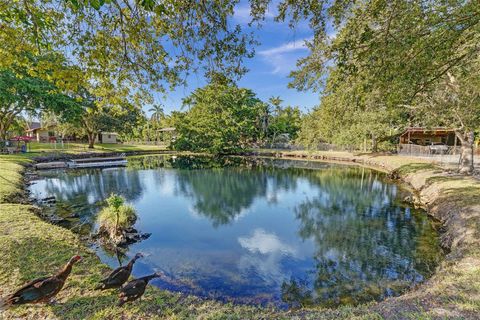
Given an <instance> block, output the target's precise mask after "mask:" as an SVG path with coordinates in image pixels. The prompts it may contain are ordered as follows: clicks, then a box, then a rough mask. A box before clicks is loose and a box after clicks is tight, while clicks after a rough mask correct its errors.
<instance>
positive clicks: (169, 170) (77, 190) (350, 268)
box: [30, 156, 441, 307]
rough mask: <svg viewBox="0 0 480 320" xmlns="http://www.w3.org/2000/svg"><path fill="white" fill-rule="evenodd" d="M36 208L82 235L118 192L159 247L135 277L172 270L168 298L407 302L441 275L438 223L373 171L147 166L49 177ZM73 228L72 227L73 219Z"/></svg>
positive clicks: (209, 162)
mask: <svg viewBox="0 0 480 320" xmlns="http://www.w3.org/2000/svg"><path fill="white" fill-rule="evenodd" d="M39 175H40V177H39V180H37V181H36V182H35V183H34V184H33V185H32V186H31V187H30V189H31V192H32V194H33V196H35V197H39V198H42V197H46V196H55V197H56V198H57V204H56V205H55V206H53V207H52V208H51V210H55V212H56V213H57V214H59V215H61V216H63V217H67V220H66V222H64V225H65V226H66V227H69V228H72V229H73V230H75V231H77V232H81V233H84V234H85V233H90V232H93V231H94V230H95V228H96V225H95V217H96V213H97V212H98V211H99V210H100V209H101V208H102V206H104V205H105V204H104V202H103V201H102V200H104V199H105V198H106V197H108V196H109V195H110V194H111V193H112V192H115V193H118V194H121V195H123V196H124V197H125V198H126V199H127V202H128V203H129V204H131V205H133V206H134V207H135V208H136V209H137V211H138V214H139V219H138V220H137V222H136V225H135V227H136V228H137V229H138V230H140V231H142V232H150V233H152V235H151V237H150V238H148V239H147V240H144V241H142V242H139V243H136V244H133V245H131V246H129V247H128V249H127V250H126V253H125V255H123V256H118V255H115V254H112V253H111V252H109V251H107V250H105V249H102V248H101V247H99V248H98V249H97V250H98V252H99V256H100V257H101V259H102V260H103V261H104V262H106V263H107V264H109V265H111V266H112V267H117V266H118V264H119V262H121V263H125V262H126V261H127V260H128V259H129V258H130V257H132V256H133V255H135V253H137V252H142V253H144V254H145V257H144V258H143V259H141V260H139V261H138V262H137V264H136V265H135V268H134V272H133V274H134V276H141V275H144V274H147V273H149V272H152V271H154V270H162V271H163V272H165V273H166V275H167V276H166V278H165V279H161V280H156V281H153V282H152V283H153V284H154V285H156V286H158V287H160V288H164V289H169V290H173V291H180V292H185V293H191V294H195V295H199V296H204V297H210V298H215V299H220V300H224V301H231V300H233V301H236V302H241V303H255V304H256V303H259V304H275V305H277V306H280V307H288V306H299V305H314V304H320V305H324V306H335V305H339V304H347V303H348V304H355V303H360V302H365V301H371V300H379V299H383V298H385V297H389V296H394V295H398V294H400V293H402V292H403V291H405V290H406V289H407V288H409V287H411V286H413V285H415V284H416V283H419V282H421V281H423V280H424V279H425V278H427V277H429V276H430V275H431V274H432V272H433V271H434V269H435V267H436V265H437V263H438V261H439V259H440V258H441V250H440V247H439V241H438V236H437V233H436V231H435V226H434V224H433V222H432V221H431V220H430V219H428V218H427V216H426V214H425V213H424V212H422V211H421V210H417V209H413V208H411V207H409V206H408V205H406V204H405V203H403V201H402V199H403V198H404V197H405V196H407V195H408V194H409V192H408V191H407V190H405V189H403V188H402V187H400V186H399V185H397V184H394V183H392V182H391V181H388V179H387V177H386V175H385V174H383V173H380V172H376V171H373V170H369V169H366V168H361V167H355V166H346V165H339V164H329V163H320V162H304V161H286V160H278V159H277V160H275V159H245V158H221V159H212V158H206V157H203V158H199V157H175V156H173V157H172V156H146V157H136V158H129V164H128V166H127V167H126V168H109V169H79V170H61V171H59V170H53V171H41V172H39ZM68 217H69V218H68Z"/></svg>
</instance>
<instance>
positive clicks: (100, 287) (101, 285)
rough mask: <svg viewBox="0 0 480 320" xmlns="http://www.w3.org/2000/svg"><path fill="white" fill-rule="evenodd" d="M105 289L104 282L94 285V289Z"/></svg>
mask: <svg viewBox="0 0 480 320" xmlns="http://www.w3.org/2000/svg"><path fill="white" fill-rule="evenodd" d="M103 289H105V283H102V284H99V285H98V286H96V287H95V290H103Z"/></svg>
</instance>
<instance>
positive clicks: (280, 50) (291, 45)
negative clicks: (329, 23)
mask: <svg viewBox="0 0 480 320" xmlns="http://www.w3.org/2000/svg"><path fill="white" fill-rule="evenodd" d="M309 40H311V38H308V39H301V40H295V41H291V42H287V43H284V44H282V45H280V46H278V47H273V48H270V49H266V50H261V51H259V52H258V53H259V54H260V55H262V56H264V57H271V56H275V55H279V54H285V53H289V52H293V51H298V50H306V49H307V46H306V45H305V41H309Z"/></svg>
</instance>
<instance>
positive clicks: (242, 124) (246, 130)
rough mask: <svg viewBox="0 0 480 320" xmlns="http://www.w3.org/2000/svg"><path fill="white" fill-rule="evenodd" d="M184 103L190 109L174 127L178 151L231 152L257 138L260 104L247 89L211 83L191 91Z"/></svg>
mask: <svg viewBox="0 0 480 320" xmlns="http://www.w3.org/2000/svg"><path fill="white" fill-rule="evenodd" d="M185 102H188V106H189V108H190V109H189V111H187V112H186V113H185V115H184V116H183V117H181V118H180V119H179V121H177V122H176V123H175V124H174V126H175V128H176V129H177V132H178V137H177V140H176V141H175V142H174V148H176V149H178V150H192V151H203V152H210V153H216V154H225V153H234V152H238V151H240V150H242V149H244V148H246V147H248V146H250V145H251V143H252V142H253V141H255V140H256V139H257V138H258V137H259V134H260V130H259V127H258V121H257V120H258V117H259V111H260V108H259V107H260V106H261V103H260V100H258V99H257V98H256V97H255V94H254V93H253V92H252V91H250V90H248V89H243V88H238V87H237V86H236V85H234V84H232V83H229V82H225V81H214V82H212V83H211V84H209V85H207V86H205V87H203V88H199V89H197V90H195V91H194V92H193V93H192V94H191V95H190V97H188V99H186V101H185Z"/></svg>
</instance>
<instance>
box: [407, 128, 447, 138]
mask: <svg viewBox="0 0 480 320" xmlns="http://www.w3.org/2000/svg"><path fill="white" fill-rule="evenodd" d="M450 132H455V130H454V129H451V128H445V127H433V128H426V127H410V128H407V129H405V131H404V132H403V133H402V136H403V135H405V134H407V133H431V134H442V133H450Z"/></svg>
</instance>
